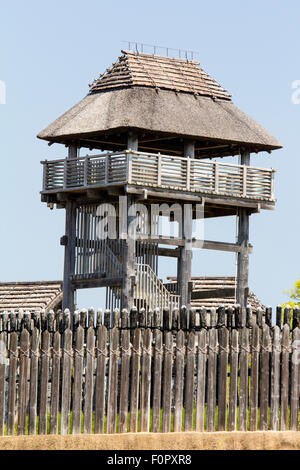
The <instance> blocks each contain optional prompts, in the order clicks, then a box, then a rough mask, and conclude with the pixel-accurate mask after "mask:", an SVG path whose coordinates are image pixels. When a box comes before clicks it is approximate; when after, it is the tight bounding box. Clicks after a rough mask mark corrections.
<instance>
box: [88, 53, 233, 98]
mask: <svg viewBox="0 0 300 470" xmlns="http://www.w3.org/2000/svg"><path fill="white" fill-rule="evenodd" d="M122 54H123V55H121V56H120V57H119V59H118V61H117V62H114V63H113V64H112V66H111V67H110V68H107V69H106V71H105V72H104V73H103V74H101V75H100V76H99V78H97V79H95V80H94V82H93V83H92V84H91V85H89V86H90V94H92V93H95V92H101V91H106V90H111V89H116V88H124V87H132V86H143V87H150V88H155V90H159V89H167V90H172V91H175V92H176V93H178V92H183V93H192V94H194V96H209V97H211V98H212V99H216V98H219V99H222V100H227V101H231V95H230V94H229V93H228V92H227V90H226V89H225V88H223V87H222V86H221V85H220V84H219V83H218V82H217V81H216V80H215V79H214V78H213V77H211V76H210V75H209V74H208V73H207V72H205V71H204V70H203V68H202V67H199V65H200V62H198V61H194V60H190V59H181V58H180V59H179V58H174V57H168V56H167V57H166V56H159V55H156V54H148V53H144V52H134V51H126V50H122Z"/></svg>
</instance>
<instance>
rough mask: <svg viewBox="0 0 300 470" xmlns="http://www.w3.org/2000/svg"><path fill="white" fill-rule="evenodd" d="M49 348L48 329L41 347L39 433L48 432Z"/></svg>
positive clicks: (44, 332) (43, 336)
mask: <svg viewBox="0 0 300 470" xmlns="http://www.w3.org/2000/svg"><path fill="white" fill-rule="evenodd" d="M49 348H50V334H49V331H48V330H45V331H43V333H42V347H41V379H40V380H41V385H40V396H39V401H40V406H39V434H47V404H48V379H49Z"/></svg>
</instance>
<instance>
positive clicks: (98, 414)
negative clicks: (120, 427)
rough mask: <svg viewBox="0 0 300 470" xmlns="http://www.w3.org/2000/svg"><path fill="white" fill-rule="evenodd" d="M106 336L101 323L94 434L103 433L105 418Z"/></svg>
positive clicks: (105, 330) (104, 328)
mask: <svg viewBox="0 0 300 470" xmlns="http://www.w3.org/2000/svg"><path fill="white" fill-rule="evenodd" d="M106 338H107V329H106V327H105V326H104V325H101V326H99V327H98V329H97V366H96V367H97V369H96V387H95V394H96V400H95V434H103V433H104V418H105V386H106V380H105V373H106V356H107V353H106Z"/></svg>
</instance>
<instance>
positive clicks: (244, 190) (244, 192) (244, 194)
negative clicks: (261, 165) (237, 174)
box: [242, 165, 247, 197]
mask: <svg viewBox="0 0 300 470" xmlns="http://www.w3.org/2000/svg"><path fill="white" fill-rule="evenodd" d="M242 195H243V196H244V197H246V196H247V166H246V165H244V166H243V191H242Z"/></svg>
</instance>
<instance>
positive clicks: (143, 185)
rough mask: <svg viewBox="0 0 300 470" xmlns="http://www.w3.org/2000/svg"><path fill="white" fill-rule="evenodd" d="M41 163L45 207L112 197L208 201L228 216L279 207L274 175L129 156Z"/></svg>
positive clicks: (137, 154) (153, 156)
mask: <svg viewBox="0 0 300 470" xmlns="http://www.w3.org/2000/svg"><path fill="white" fill-rule="evenodd" d="M41 163H42V164H43V169H44V172H43V189H42V191H41V194H42V200H43V201H45V202H58V203H61V202H62V201H63V200H64V199H66V198H67V197H68V196H67V195H72V197H73V198H77V199H79V200H80V199H82V200H86V199H91V198H92V195H93V194H94V196H95V198H96V199H97V197H98V196H97V194H98V195H99V199H101V192H102V191H107V192H108V193H109V194H111V195H118V194H126V193H131V194H137V195H139V196H141V198H142V199H155V200H157V201H159V200H162V201H165V200H168V199H170V200H173V201H174V200H178V198H180V200H181V201H185V202H187V201H190V202H203V199H204V201H205V203H206V204H209V205H211V206H212V207H213V206H215V207H216V208H217V207H220V206H222V207H224V206H228V208H229V212H230V208H234V207H238V206H241V207H248V208H249V209H252V210H253V211H255V210H259V209H273V208H274V206H275V198H274V171H275V170H273V169H264V168H258V167H252V166H245V165H235V164H229V163H222V162H217V161H213V162H212V161H207V160H197V159H192V158H189V157H177V156H170V155H161V154H150V153H143V152H134V151H130V150H128V151H125V152H121V153H120V152H118V153H107V154H101V155H91V156H86V157H80V158H76V159H75V158H74V159H60V160H53V161H47V160H46V161H43V162H41ZM228 215H230V214H228Z"/></svg>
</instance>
